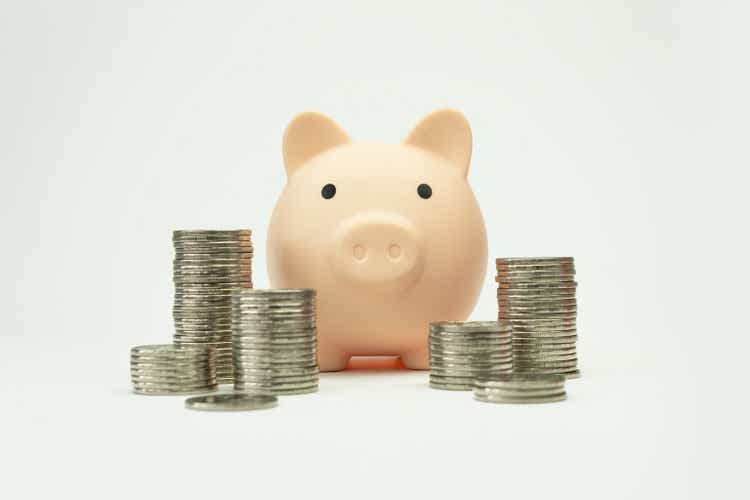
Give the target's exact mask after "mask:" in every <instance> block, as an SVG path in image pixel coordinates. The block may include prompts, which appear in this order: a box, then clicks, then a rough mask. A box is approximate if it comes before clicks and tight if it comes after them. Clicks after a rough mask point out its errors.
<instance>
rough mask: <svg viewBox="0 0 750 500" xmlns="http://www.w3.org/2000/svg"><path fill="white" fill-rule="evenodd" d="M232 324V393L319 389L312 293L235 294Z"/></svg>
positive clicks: (251, 291) (246, 290) (249, 291)
mask: <svg viewBox="0 0 750 500" xmlns="http://www.w3.org/2000/svg"><path fill="white" fill-rule="evenodd" d="M232 319H233V323H232V328H233V335H232V342H233V348H234V389H235V390H236V391H239V392H247V393H258V394H273V395H279V394H305V393H310V392H316V391H317V390H318V374H319V370H318V361H317V345H318V341H317V329H316V319H315V290H310V289H298V290H291V289H269V290H254V289H249V288H240V289H237V290H235V291H234V295H233V300H232Z"/></svg>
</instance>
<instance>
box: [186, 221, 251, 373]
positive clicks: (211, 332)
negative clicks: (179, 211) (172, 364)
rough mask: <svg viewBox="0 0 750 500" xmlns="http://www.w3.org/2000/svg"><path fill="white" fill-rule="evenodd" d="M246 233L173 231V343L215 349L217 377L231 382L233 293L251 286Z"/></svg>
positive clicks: (241, 231)
mask: <svg viewBox="0 0 750 500" xmlns="http://www.w3.org/2000/svg"><path fill="white" fill-rule="evenodd" d="M250 236H251V232H250V230H245V229H241V230H234V231H203V230H200V231H174V233H173V235H172V242H173V244H174V250H175V259H174V286H175V295H174V306H173V316H174V324H175V334H174V343H175V344H177V345H181V346H193V345H208V346H213V347H214V348H215V350H216V379H217V381H218V383H220V384H225V383H232V382H233V380H234V379H233V376H232V290H234V289H235V288H237V287H249V288H252V286H253V280H252V259H253V244H252V242H251V239H250Z"/></svg>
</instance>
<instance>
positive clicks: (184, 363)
mask: <svg viewBox="0 0 750 500" xmlns="http://www.w3.org/2000/svg"><path fill="white" fill-rule="evenodd" d="M130 378H131V380H132V382H133V389H134V390H135V392H137V393H139V394H194V393H200V392H211V391H214V390H216V388H217V385H216V351H215V350H214V348H213V347H211V346H195V347H183V346H176V345H173V344H162V345H141V346H135V347H133V348H132V349H131V350H130Z"/></svg>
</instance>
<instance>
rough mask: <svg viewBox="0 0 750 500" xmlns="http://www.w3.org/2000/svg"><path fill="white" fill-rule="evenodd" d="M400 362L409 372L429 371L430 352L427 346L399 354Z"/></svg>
mask: <svg viewBox="0 0 750 500" xmlns="http://www.w3.org/2000/svg"><path fill="white" fill-rule="evenodd" d="M401 361H403V362H404V366H406V367H407V368H409V369H410V370H429V369H430V350H429V348H428V347H427V346H425V347H423V348H422V349H417V350H416V351H410V352H405V353H402V354H401Z"/></svg>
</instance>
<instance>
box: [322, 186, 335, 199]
mask: <svg viewBox="0 0 750 500" xmlns="http://www.w3.org/2000/svg"><path fill="white" fill-rule="evenodd" d="M320 194H322V195H323V198H325V199H326V200H330V199H331V198H333V197H334V196H335V195H336V186H334V185H333V184H326V185H325V186H323V189H321V190H320Z"/></svg>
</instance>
